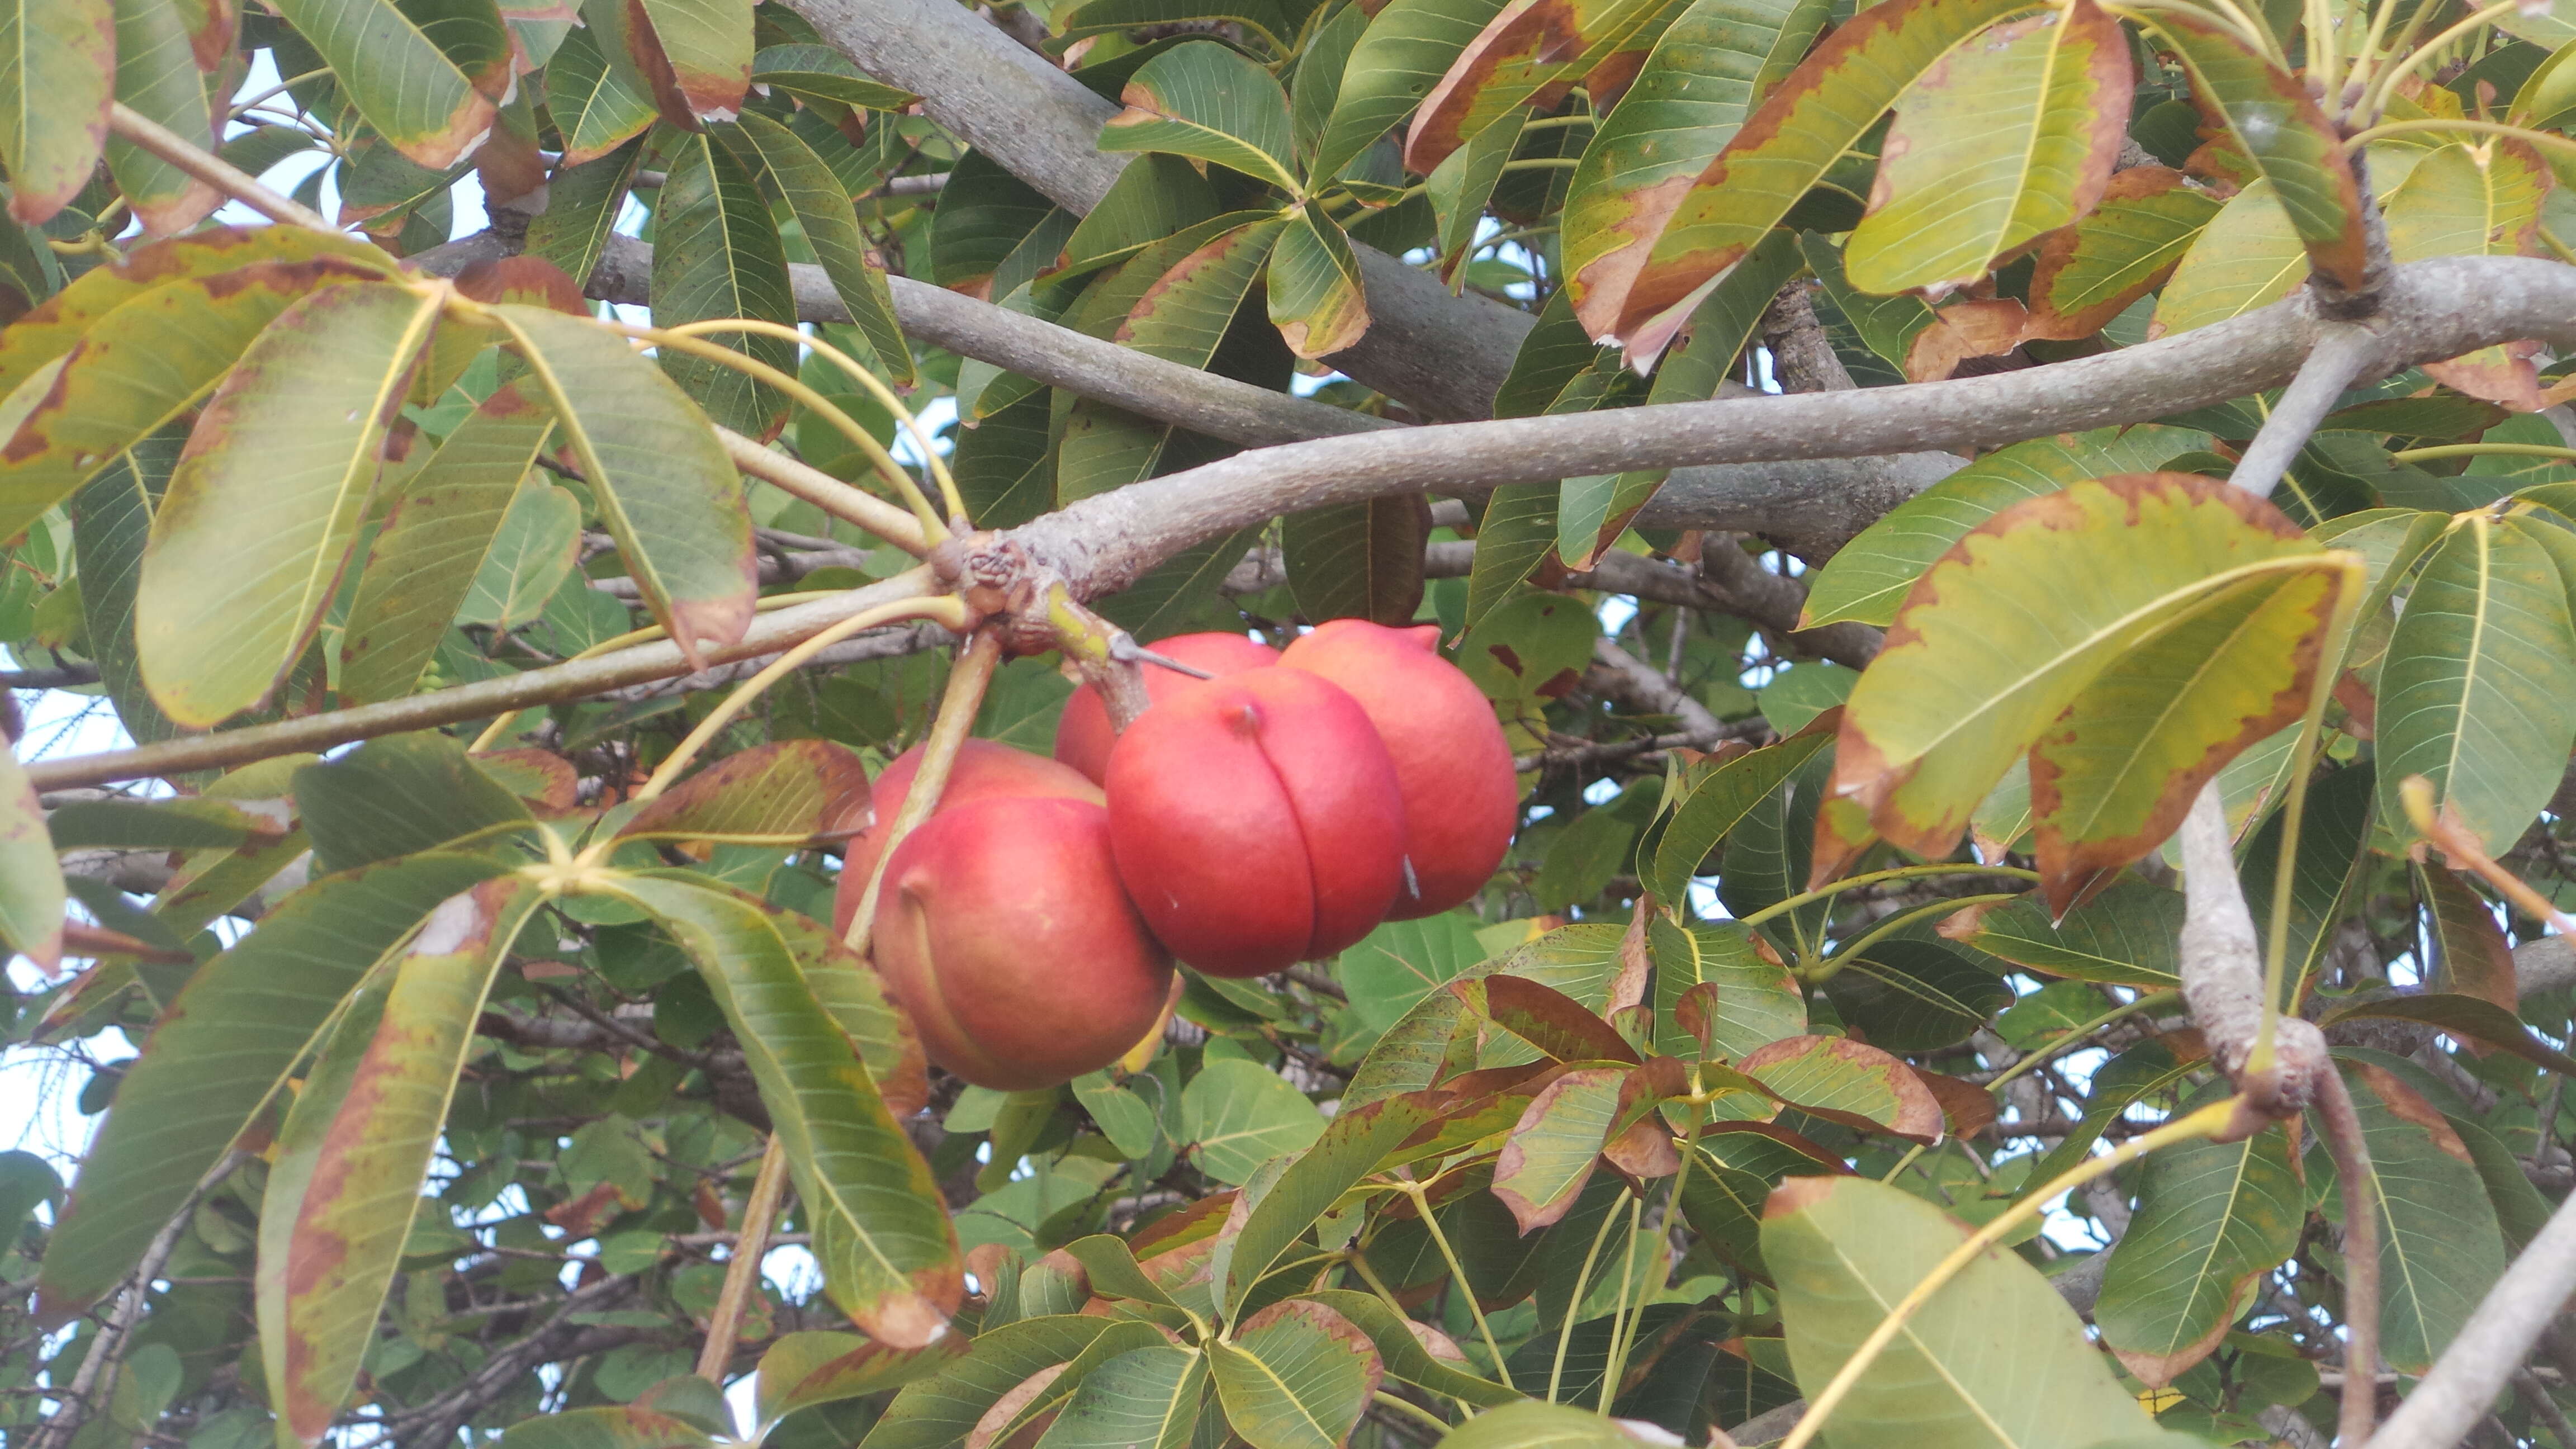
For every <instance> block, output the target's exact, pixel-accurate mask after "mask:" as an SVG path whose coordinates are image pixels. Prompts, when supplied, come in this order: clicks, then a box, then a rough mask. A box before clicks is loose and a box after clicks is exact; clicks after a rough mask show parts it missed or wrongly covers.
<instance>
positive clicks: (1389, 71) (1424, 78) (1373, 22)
mask: <svg viewBox="0 0 2576 1449" xmlns="http://www.w3.org/2000/svg"><path fill="white" fill-rule="evenodd" d="M1503 4H1504V0H1392V3H1390V4H1389V5H1387V7H1386V8H1385V9H1383V10H1380V11H1379V12H1377V14H1376V15H1375V16H1373V17H1372V18H1371V19H1370V20H1369V25H1368V29H1367V31H1365V32H1364V33H1363V34H1362V35H1361V36H1360V38H1359V42H1358V44H1356V45H1354V46H1353V47H1352V48H1351V55H1350V59H1349V60H1348V61H1347V62H1346V63H1344V65H1343V68H1342V77H1341V84H1340V86H1339V87H1338V88H1337V89H1336V91H1335V93H1334V99H1333V110H1332V115H1331V117H1330V118H1329V119H1328V120H1327V121H1326V122H1325V124H1324V130H1323V134H1322V136H1321V137H1319V138H1318V139H1317V140H1316V142H1315V154H1314V157H1313V168H1312V174H1313V176H1314V178H1315V183H1316V185H1317V186H1318V187H1319V188H1320V187H1321V186H1322V185H1323V184H1324V183H1326V182H1328V181H1331V180H1332V179H1333V178H1335V177H1337V176H1339V175H1340V174H1341V173H1342V171H1343V169H1344V168H1346V167H1348V166H1349V165H1350V164H1351V162H1352V160H1353V159H1355V158H1356V157H1358V156H1359V154H1360V153H1361V152H1363V151H1365V150H1367V149H1368V148H1369V147H1370V146H1372V145H1374V144H1375V143H1376V142H1377V140H1378V138H1379V137H1381V136H1384V135H1385V134H1386V132H1387V128H1388V127H1390V126H1393V125H1394V124H1395V123H1396V122H1398V121H1400V120H1403V119H1404V113H1405V112H1407V111H1410V110H1412V109H1413V107H1414V104H1415V103H1416V102H1418V101H1420V100H1421V99H1422V98H1423V97H1424V96H1427V95H1429V94H1431V88H1432V87H1433V86H1435V85H1438V84H1439V83H1440V78H1441V76H1443V75H1445V74H1447V73H1448V70H1449V66H1450V63H1451V62H1453V61H1455V60H1456V59H1457V58H1458V52H1460V51H1461V50H1464V49H1466V47H1467V43H1468V42H1469V41H1471V40H1474V39H1475V38H1476V34H1477V32H1478V31H1480V30H1482V29H1484V27H1485V23H1486V22H1487V21H1489V20H1491V19H1493V18H1494V16H1495V14H1496V13H1498V12H1499V11H1501V9H1502V8H1503Z"/></svg>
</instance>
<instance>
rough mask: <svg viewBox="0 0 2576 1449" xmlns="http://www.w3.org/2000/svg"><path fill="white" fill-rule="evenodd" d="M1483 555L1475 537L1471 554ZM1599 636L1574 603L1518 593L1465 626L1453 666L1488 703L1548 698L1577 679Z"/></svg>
mask: <svg viewBox="0 0 2576 1449" xmlns="http://www.w3.org/2000/svg"><path fill="white" fill-rule="evenodd" d="M1501 491H1502V490H1500V489H1497V490H1496V492H1497V493H1498V494H1499V493H1500V492H1501ZM1487 516H1488V517H1489V518H1490V517H1491V511H1490V509H1489V510H1488V514H1487ZM1483 551H1484V548H1483V536H1482V535H1480V536H1479V538H1478V546H1477V552H1479V553H1482V552H1483ZM1469 613H1470V615H1471V616H1472V615H1473V613H1474V610H1473V609H1470V610H1469ZM1599 632H1600V621H1599V620H1597V619H1595V618H1594V617H1593V616H1592V615H1591V614H1590V613H1589V612H1588V611H1586V610H1585V609H1584V607H1583V605H1582V602H1581V601H1580V600H1576V599H1569V598H1565V597H1562V596H1559V595H1553V594H1523V595H1522V596H1520V597H1519V598H1516V599H1513V600H1512V601H1511V602H1510V603H1509V604H1506V605H1504V606H1503V607H1502V608H1499V609H1494V610H1492V611H1491V612H1490V613H1487V614H1486V615H1485V616H1484V617H1483V619H1482V620H1481V621H1480V622H1477V623H1474V624H1472V625H1470V626H1469V629H1468V633H1467V638H1466V640H1465V642H1463V643H1461V644H1460V645H1459V646H1458V667H1459V668H1460V669H1463V670H1465V671H1466V672H1467V677H1468V678H1469V679H1472V680H1474V681H1476V686H1477V687H1478V688H1479V689H1482V690H1484V691H1485V696H1486V698H1488V699H1494V700H1529V699H1535V698H1538V697H1540V696H1542V695H1544V696H1546V697H1548V698H1554V697H1555V696H1556V695H1559V694H1562V693H1564V692H1565V691H1566V690H1567V689H1570V688H1572V687H1573V684H1574V681H1575V680H1576V679H1578V678H1580V677H1581V675H1582V673H1583V667H1584V666H1585V665H1586V664H1588V663H1590V662H1591V660H1592V641H1593V640H1594V639H1595V638H1597V637H1598V636H1599Z"/></svg>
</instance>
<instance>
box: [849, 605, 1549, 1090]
mask: <svg viewBox="0 0 2576 1449" xmlns="http://www.w3.org/2000/svg"><path fill="white" fill-rule="evenodd" d="M1439 633H1440V631H1439V629H1438V627H1437V626H1435V625H1430V624H1424V625H1418V626H1415V627H1413V628H1407V629H1389V628H1385V627H1382V626H1380V625H1377V624H1371V623H1368V622H1365V621H1363V620H1358V619H1337V620H1334V621H1333V622H1331V623H1328V624H1324V625H1322V626H1320V627H1318V628H1317V629H1315V630H1314V631H1313V632H1311V633H1309V634H1307V635H1305V636H1304V637H1302V638H1300V639H1298V640H1297V641H1296V642H1294V643H1292V644H1290V645H1289V646H1288V648H1287V650H1286V651H1285V652H1284V653H1283V652H1281V651H1279V650H1275V649H1272V648H1270V647H1269V646H1268V645H1266V644H1259V643H1255V642H1253V641H1252V640H1250V639H1246V638H1244V637H1242V636H1240V635H1233V634H1188V635H1183V636H1181V637H1179V638H1176V639H1166V640H1163V641H1162V642H1160V643H1157V644H1155V645H1153V646H1152V648H1153V649H1154V650H1155V652H1157V653H1159V654H1162V655H1164V656H1165V657H1167V658H1170V659H1174V660H1177V661H1179V662H1180V663H1183V664H1187V665H1189V666H1191V667H1193V668H1196V669H1201V670H1205V671H1207V672H1208V673H1209V674H1211V675H1213V676H1216V677H1214V678H1210V679H1205V680H1200V679H1193V678H1191V677H1190V676H1188V675H1185V674H1181V673H1178V672H1175V671H1173V670H1168V669H1162V668H1159V667H1157V666H1154V665H1151V664H1148V665H1146V666H1145V684H1146V692H1147V694H1148V696H1149V697H1150V699H1151V700H1152V707H1151V708H1149V709H1147V710H1146V711H1145V712H1144V714H1142V715H1140V716H1139V717H1138V718H1137V719H1136V721H1135V722H1134V723H1133V724H1131V725H1129V726H1128V727H1127V730H1126V732H1125V733H1123V734H1120V733H1118V732H1115V731H1113V730H1112V729H1111V728H1110V724H1109V715H1108V711H1107V710H1106V709H1105V708H1104V707H1103V706H1102V704H1101V702H1100V699H1099V697H1098V696H1097V695H1096V694H1095V693H1094V692H1093V691H1092V690H1091V689H1090V688H1088V687H1085V688H1083V689H1081V690H1078V691H1076V692H1075V694H1074V696H1073V698H1072V699H1071V700H1070V701H1068V702H1067V703H1066V705H1065V710H1064V717H1063V720H1062V722H1061V723H1060V724H1059V725H1058V726H1057V732H1056V744H1055V755H1056V758H1055V759H1054V760H1052V761H1050V760H1046V759H1042V758H1040V757H1038V756H1036V755H1031V754H1025V753H1022V752H1021V751H1018V750H1014V749H1010V748H1008V747H1007V746H1003V745H997V744H993V743H990V742H988V741H981V740H970V741H968V742H967V744H966V746H965V748H964V749H963V750H962V751H960V752H959V754H958V756H957V762H956V765H955V767H954V769H953V771H952V772H951V774H950V775H949V779H948V786H947V788H946V789H945V790H944V791H942V792H941V795H940V801H939V809H938V811H937V812H936V813H934V814H933V815H932V816H931V818H930V819H929V820H927V821H925V822H923V824H922V825H921V827H920V828H919V829H917V830H915V831H914V832H913V833H912V834H911V836H910V837H908V838H907V839H905V840H904V842H903V843H902V845H901V846H900V847H898V848H897V849H896V851H895V853H894V859H893V861H892V862H891V863H890V864H889V865H888V866H887V868H886V877H885V884H884V886H883V887H882V888H881V890H880V894H879V897H878V901H877V911H876V920H875V924H874V926H873V928H872V933H871V939H872V941H873V942H874V948H873V949H874V953H875V957H876V961H877V965H878V968H879V969H880V970H881V971H882V972H883V973H884V976H885V980H886V986H887V989H888V990H889V991H891V992H892V993H893V994H894V996H895V998H896V1000H897V1001H899V1002H900V1003H901V1004H902V1005H903V1007H904V1008H905V1010H907V1011H908V1012H910V1013H911V1015H912V1018H913V1021H914V1023H915V1024H916V1026H917V1027H918V1028H919V1030H920V1033H921V1040H922V1045H923V1047H924V1048H925V1050H927V1051H928V1053H929V1055H930V1059H931V1060H932V1061H934V1062H937V1063H938V1064H939V1065H941V1066H943V1067H945V1068H947V1069H948V1070H949V1071H951V1072H954V1073H956V1074H957V1075H958V1076H960V1077H963V1078H965V1079H966V1080H967V1081H969V1082H973V1083H976V1084H977V1085H979V1086H986V1087H996V1088H1001V1089H1004V1090H1010V1091H1021V1090H1028V1089H1031V1088H1036V1087H1045V1086H1053V1085H1055V1084H1057V1083H1060V1082H1065V1081H1070V1080H1071V1079H1073V1078H1074V1077H1077V1076H1080V1075H1082V1074H1083V1073H1085V1072H1089V1071H1094V1070H1096V1069H1098V1068H1100V1067H1104V1066H1107V1065H1108V1064H1109V1063H1111V1062H1113V1061H1115V1060H1117V1059H1118V1058H1119V1057H1120V1056H1121V1055H1122V1054H1124V1053H1125V1052H1126V1051H1127V1050H1128V1049H1129V1048H1131V1047H1134V1046H1135V1045H1137V1043H1138V1042H1139V1041H1140V1040H1142V1038H1143V1037H1144V1035H1145V1034H1146V1033H1147V1032H1148V1031H1150V1030H1152V1029H1153V1026H1154V1023H1155V1022H1156V1021H1157V1020H1159V1019H1160V1018H1161V1015H1162V1011H1163V1006H1164V1003H1165V1002H1166V1001H1168V1000H1169V999H1170V996H1171V984H1172V964H1171V963H1172V958H1173V957H1174V956H1177V957H1179V958H1180V959H1181V960H1183V961H1186V962H1188V963H1189V964H1190V965H1191V966H1193V967H1196V968H1197V969H1199V970H1201V971H1205V972H1208V973H1210V974H1212V975H1218V976H1261V975H1266V974H1268V973H1270V972H1273V971H1278V970H1282V969H1284V968H1286V967H1288V966H1291V965H1294V964H1295V963H1297V962H1299V961H1310V960H1314V959H1316V958H1318V957H1322V956H1329V955H1331V954H1332V953H1334V952H1336V951H1339V950H1341V949H1343V948H1344V947H1346V946H1350V945H1352V944H1354V943H1356V942H1357V941H1358V940H1359V939H1360V938H1361V937H1363V936H1365V935H1367V934H1368V933H1369V932H1370V931H1371V930H1373V929H1375V928H1376V926H1377V924H1378V923H1379V922H1380V921H1383V920H1387V919H1390V918H1392V919H1397V920H1402V919H1407V918H1410V917H1414V916H1427V915H1431V914H1433V913H1435V912H1438V911H1445V910H1447V909H1449V908H1450V907H1451V906H1455V905H1457V904H1459V903H1461V902H1463V901H1465V900H1467V899H1468V898H1469V897H1471V896H1473V895H1475V893H1476V892H1477V890H1478V889H1480V888H1481V887H1482V886H1483V885H1484V883H1485V881H1486V879H1487V878H1488V877H1490V876H1491V875H1492V874H1493V873H1494V867H1495V866H1497V865H1498V864H1500V863H1501V861H1502V858H1503V852H1504V851H1505V850H1506V849H1507V848H1508V847H1509V846H1510V844H1511V835H1512V825H1513V821H1514V819H1515V818H1516V814H1517V809H1518V792H1517V786H1516V784H1515V782H1514V779H1513V774H1512V755H1511V749H1510V747H1509V746H1508V745H1507V744H1506V743H1505V742H1504V740H1503V732H1502V728H1501V726H1500V725H1498V724H1496V723H1495V720H1494V713H1493V709H1492V707H1491V706H1490V705H1488V704H1487V703H1486V701H1485V697H1484V695H1483V693H1482V692H1480V691H1479V690H1478V689H1477V688H1476V686H1475V684H1474V683H1473V682H1472V681H1470V680H1469V679H1468V678H1467V676H1466V675H1464V674H1462V673H1460V672H1459V671H1458V669H1457V668H1456V667H1455V666H1453V665H1451V664H1450V663H1449V662H1448V661H1447V660H1445V659H1442V658H1441V657H1440V655H1439V654H1438V652H1437V650H1436V647H1435V646H1436V645H1437V642H1438V639H1439ZM920 763H921V759H920V750H919V749H918V748H917V747H916V748H915V749H912V750H909V751H906V752H905V753H904V754H903V755H901V756H899V757H897V758H896V760H895V761H894V763H892V764H891V765H888V766H887V767H886V770H885V773H884V774H883V775H882V776H880V777H879V778H878V780H877V782H876V787H875V790H874V794H873V805H874V811H875V820H876V822H877V824H878V826H880V827H882V826H883V825H884V824H886V823H888V822H891V821H892V820H893V819H894V818H895V815H896V813H897V812H899V811H900V810H901V809H902V808H903V799H904V795H905V794H906V792H907V791H909V790H910V788H911V786H912V779H913V775H914V773H915V772H916V771H917V770H918V768H919V767H920ZM877 839H878V835H877V831H876V830H875V829H871V830H870V831H869V832H868V833H866V834H863V835H860V836H858V837H857V838H856V839H854V840H852V841H851V842H850V847H849V851H848V855H847V859H846V860H845V862H844V863H843V866H842V871H841V886H840V893H839V896H838V899H837V903H836V912H837V915H838V917H839V919H838V921H837V922H836V923H835V924H836V928H837V929H840V930H843V931H846V930H847V929H848V927H849V922H850V917H851V916H852V915H853V914H855V913H856V911H857V909H858V904H859V896H860V894H861V892H862V891H864V890H865V888H866V884H867V880H868V875H869V872H870V871H871V870H872V869H873V868H874V867H875V865H876V857H877V852H878V848H879V847H878V845H877Z"/></svg>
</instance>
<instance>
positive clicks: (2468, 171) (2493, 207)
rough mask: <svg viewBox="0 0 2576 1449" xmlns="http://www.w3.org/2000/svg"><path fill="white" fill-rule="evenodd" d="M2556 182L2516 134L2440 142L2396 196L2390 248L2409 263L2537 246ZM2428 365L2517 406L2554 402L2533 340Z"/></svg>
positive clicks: (2531, 250)
mask: <svg viewBox="0 0 2576 1449" xmlns="http://www.w3.org/2000/svg"><path fill="white" fill-rule="evenodd" d="M2552 184H2553V183H2552V180H2551V176H2550V171H2549V166H2548V163H2546V162H2544V161H2542V160H2541V158H2540V153H2539V152H2538V151H2536V150H2534V149H2533V148H2532V147H2531V146H2530V145H2528V144H2526V143H2525V142H2522V141H2520V140H2516V139H2514V138H2512V137H2497V138H2495V139H2494V140H2492V141H2489V142H2488V143H2486V144H2484V145H2479V146H2469V145H2465V144H2461V143H2457V142H2455V143H2453V144H2451V145H2448V146H2442V147H2438V148H2436V149H2435V150H2434V151H2433V152H2432V153H2431V154H2429V155H2427V156H2425V157H2424V158H2423V159H2422V160H2421V161H2418V162H2417V163H2415V166H2414V168H2413V169H2412V170H2410V171H2408V172H2407V173H2406V179H2405V180H2404V181H2402V182H2400V183H2398V186H2397V189H2396V191H2395V192H2393V193H2391V194H2390V196H2389V198H2388V253H2389V256H2390V257H2391V258H2392V259H2393V260H2395V261H2398V262H2401V263H2402V262H2412V261H2420V260H2422V259H2424V258H2426V257H2439V256H2514V255H2517V254H2526V255H2528V254H2537V253H2539V252H2541V251H2542V247H2541V245H2540V240H2539V228H2540V213H2541V206H2542V199H2543V198H2544V197H2545V196H2546V195H2547V194H2548V192H2549V190H2550V188H2551V186H2552ZM2424 370H2425V372H2426V374H2427V375H2429V376H2431V377H2432V378H2433V379H2434V380H2435V381H2437V382H2440V383H2442V384H2443V385H2444V386H2446V387H2452V388H2456V389H2458V390H2459V391H2461V392H2465V393H2467V394H2469V395H2470V396H2472V397H2481V398H2485V399H2487V400H2488V401H2490V402H2498V403H2503V404H2504V405H2506V406H2507V407H2510V408H2513V409H2514V410H2515V411H2516V412H2536V411H2538V410H2539V409H2540V408H2541V407H2542V406H2543V405H2544V404H2545V402H2546V399H2544V398H2543V397H2542V396H2541V394H2540V385H2539V377H2538V375H2537V373H2536V372H2535V371H2534V370H2533V367H2532V350H2531V348H2530V347H2529V346H2528V345H2523V344H2515V343H2505V344H2501V345H2498V346H2493V347H2482V348H2479V349H2478V350H2477V351H2475V352H2472V353H2469V354H2467V355H2466V356H2463V357H2455V358H2451V359H2448V360H2446V361H2442V362H2432V363H2427V364H2425V367H2424Z"/></svg>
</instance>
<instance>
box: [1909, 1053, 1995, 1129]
mask: <svg viewBox="0 0 2576 1449" xmlns="http://www.w3.org/2000/svg"><path fill="white" fill-rule="evenodd" d="M1909 1065H1911V1064H1910V1063H1909ZM1914 1079H1915V1080H1916V1081H1919V1082H1921V1083H1922V1084H1923V1086H1924V1090H1926V1091H1928V1092H1930V1093H1931V1094H1932V1100H1934V1101H1936V1102H1939V1103H1940V1104H1941V1116H1942V1117H1943V1118H1944V1119H1945V1120H1947V1121H1948V1122H1949V1124H1950V1135H1951V1136H1953V1137H1974V1136H1976V1135H1977V1134H1978V1133H1980V1132H1983V1131H1984V1130H1986V1129H1987V1128H1988V1127H1991V1126H1993V1125H1994V1123H1995V1115H1996V1103H1995V1094H1994V1093H1992V1092H1989V1091H1987V1090H1986V1089H1985V1088H1983V1087H1981V1086H1978V1085H1977V1084H1976V1083H1974V1082H1970V1081H1963V1080H1961V1079H1960V1078H1958V1077H1952V1076H1945V1075H1943V1074H1942V1073H1940V1072H1927V1071H1925V1070H1924V1069H1923V1068H1921V1067H1915V1068H1914Z"/></svg>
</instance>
